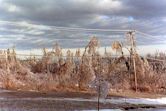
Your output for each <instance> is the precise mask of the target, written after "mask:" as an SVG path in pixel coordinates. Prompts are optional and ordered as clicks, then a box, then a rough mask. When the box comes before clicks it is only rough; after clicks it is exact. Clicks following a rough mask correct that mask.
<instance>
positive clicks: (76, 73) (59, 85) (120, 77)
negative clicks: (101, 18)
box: [0, 37, 166, 93]
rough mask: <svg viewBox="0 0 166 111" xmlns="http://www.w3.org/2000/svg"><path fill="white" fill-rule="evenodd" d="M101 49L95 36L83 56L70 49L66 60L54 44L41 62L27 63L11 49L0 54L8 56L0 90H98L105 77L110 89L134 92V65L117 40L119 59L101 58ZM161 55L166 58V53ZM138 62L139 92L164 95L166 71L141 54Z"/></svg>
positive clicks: (1, 66)
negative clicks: (18, 57) (100, 80)
mask: <svg viewBox="0 0 166 111" xmlns="http://www.w3.org/2000/svg"><path fill="white" fill-rule="evenodd" d="M98 47H99V41H98V39H97V38H95V37H93V38H92V39H91V41H90V42H89V44H88V45H87V46H86V47H85V51H84V53H83V55H81V54H80V50H79V49H78V50H77V51H76V53H75V54H73V53H72V52H71V51H70V50H68V51H67V54H66V55H67V57H66V58H64V57H63V55H62V48H60V46H59V45H58V44H55V46H54V47H53V50H52V51H50V52H49V51H47V50H46V49H45V48H44V49H43V57H42V59H40V60H37V59H36V58H35V57H34V58H30V59H28V60H26V61H22V60H19V59H16V53H15V50H14V49H12V51H11V50H9V49H8V50H7V51H6V52H1V53H3V54H4V55H5V56H3V58H4V59H1V60H0V87H3V88H6V89H19V90H38V91H57V90H65V89H66V90H70V91H71V90H89V89H91V87H92V86H93V87H96V84H94V81H96V80H99V79H100V78H102V80H103V81H106V82H107V83H108V84H109V86H110V89H114V90H117V91H119V90H134V89H135V84H134V70H133V62H132V61H130V58H127V57H124V56H123V53H122V52H123V51H122V45H121V44H120V43H119V42H117V41H116V42H114V43H113V46H112V47H113V49H115V50H117V51H120V52H121V53H122V54H120V57H117V58H114V57H110V56H109V57H108V56H105V55H104V56H101V55H100V54H98V53H97V52H96V50H97V48H98ZM160 56H162V59H163V58H164V59H165V58H166V56H165V55H164V54H160ZM156 58H159V57H158V56H157V57H156ZM135 61H136V72H137V82H138V90H139V91H140V92H155V93H165V92H166V87H165V86H166V81H165V79H166V75H165V71H164V70H162V71H160V70H153V67H154V64H151V63H149V62H150V61H148V60H147V59H145V58H144V59H142V58H141V57H140V56H139V55H138V54H136V57H135ZM156 67H157V66H156ZM107 88H108V87H107ZM92 90H93V89H92Z"/></svg>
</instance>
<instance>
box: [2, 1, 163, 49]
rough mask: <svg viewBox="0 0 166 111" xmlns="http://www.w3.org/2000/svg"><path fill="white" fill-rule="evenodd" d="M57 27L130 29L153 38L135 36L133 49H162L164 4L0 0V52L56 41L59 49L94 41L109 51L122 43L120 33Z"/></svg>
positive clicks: (36, 47)
mask: <svg viewBox="0 0 166 111" xmlns="http://www.w3.org/2000/svg"><path fill="white" fill-rule="evenodd" d="M57 27H74V28H90V29H122V30H127V29H134V30H139V31H141V32H144V33H147V34H150V35H152V36H154V37H153V38H149V37H146V36H144V35H136V37H137V40H138V41H137V42H138V44H140V45H144V46H146V47H149V46H152V47H153V48H164V47H165V46H164V44H165V43H166V42H165V40H166V0H0V48H1V49H5V48H10V47H13V46H15V47H16V49H19V50H32V49H38V48H42V47H48V48H50V47H52V45H53V44H55V43H56V42H59V44H60V45H61V46H62V47H63V48H77V47H84V46H85V45H86V44H87V43H88V41H89V39H90V38H91V37H92V36H96V37H98V38H99V40H100V41H101V46H111V42H112V41H113V40H120V41H124V38H125V37H124V36H125V33H122V32H118V33H117V32H116V33H115V32H109V31H92V32H91V31H86V32H85V31H81V30H75V31H73V30H72V31H71V30H70V31H69V30H65V29H64V28H61V30H60V29H59V28H58V29H57ZM62 29H63V30H62ZM159 46H161V47H159ZM155 50H156V49H155Z"/></svg>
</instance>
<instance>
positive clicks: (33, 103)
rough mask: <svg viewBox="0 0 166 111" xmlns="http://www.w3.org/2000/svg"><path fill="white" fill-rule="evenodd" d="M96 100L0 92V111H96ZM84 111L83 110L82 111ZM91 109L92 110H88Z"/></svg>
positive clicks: (160, 101)
mask: <svg viewBox="0 0 166 111" xmlns="http://www.w3.org/2000/svg"><path fill="white" fill-rule="evenodd" d="M96 103H97V98H89V99H88V98H80V97H74V98H70V97H68V98H67V97H65V98H64V97H59V96H49V97H47V96H45V97H43V96H36V95H35V96H34V95H33V96H32V95H31V93H27V94H23V95H19V94H17V92H16V91H15V92H14V91H8V90H0V111H97V110H94V108H96ZM100 103H101V104H108V105H112V104H113V105H114V104H117V105H120V104H125V103H128V104H135V105H138V104H147V105H166V98H158V99H145V98H139V99H137V98H116V99H115V98H114V99H106V100H104V99H102V100H101V101H100ZM83 109H84V110H83ZM88 109H92V110H88ZM100 111H123V110H122V109H101V110H100ZM128 111H166V108H165V109H164V108H154V109H153V108H149V109H130V110H128Z"/></svg>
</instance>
